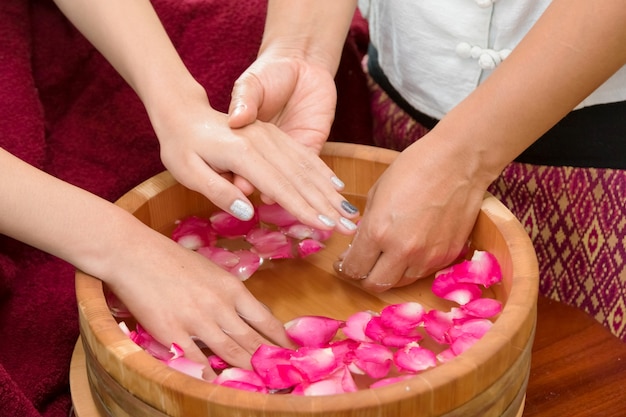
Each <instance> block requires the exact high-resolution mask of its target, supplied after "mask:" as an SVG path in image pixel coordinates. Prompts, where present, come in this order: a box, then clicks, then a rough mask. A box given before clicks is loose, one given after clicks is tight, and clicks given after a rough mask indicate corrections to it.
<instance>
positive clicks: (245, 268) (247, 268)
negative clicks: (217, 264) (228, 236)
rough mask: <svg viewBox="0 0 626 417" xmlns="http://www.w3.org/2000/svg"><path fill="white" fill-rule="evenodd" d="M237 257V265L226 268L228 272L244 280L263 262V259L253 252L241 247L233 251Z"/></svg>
mask: <svg viewBox="0 0 626 417" xmlns="http://www.w3.org/2000/svg"><path fill="white" fill-rule="evenodd" d="M233 254H234V255H236V256H237V257H238V258H239V263H237V265H235V266H233V267H231V268H228V272H230V273H231V274H233V275H234V276H236V277H238V278H239V279H240V280H242V281H245V280H247V279H248V278H250V277H251V276H252V274H254V273H255V272H256V271H257V270H258V269H259V268H260V267H261V264H262V263H263V259H261V258H260V257H259V255H257V254H256V253H254V252H251V251H249V250H245V249H241V250H237V251H234V252H233Z"/></svg>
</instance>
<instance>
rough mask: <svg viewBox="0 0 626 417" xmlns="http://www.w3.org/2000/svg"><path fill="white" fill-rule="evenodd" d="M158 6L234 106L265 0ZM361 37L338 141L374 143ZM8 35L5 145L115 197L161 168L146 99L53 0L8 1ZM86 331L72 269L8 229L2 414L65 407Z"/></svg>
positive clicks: (0, 249) (1, 113)
mask: <svg viewBox="0 0 626 417" xmlns="http://www.w3.org/2000/svg"><path fill="white" fill-rule="evenodd" d="M154 4H155V7H156V9H157V12H158V13H159V15H160V16H161V18H162V19H163V21H164V25H165V27H166V30H167V31H168V33H169V34H170V36H171V37H172V39H173V41H174V43H175V45H176V46H177V48H178V49H179V51H180V53H181V55H182V57H183V59H184V61H185V62H186V64H187V65H188V66H189V68H190V71H191V72H192V73H193V74H194V76H196V78H197V79H198V80H199V81H200V82H201V83H202V84H203V85H204V86H205V87H206V89H207V91H208V93H209V97H210V99H211V103H212V104H213V105H214V106H215V107H216V108H218V109H219V110H222V111H225V110H226V109H227V107H228V103H229V99H230V90H231V88H232V84H233V82H234V80H235V79H236V78H237V76H238V75H239V74H240V73H241V71H243V70H244V69H245V68H246V66H247V65H249V64H250V63H251V62H252V60H253V59H254V57H255V56H256V52H257V49H258V45H259V43H260V39H261V34H262V30H263V21H264V18H265V2H264V1H262V0H248V1H237V2H234V1H230V0H203V1H198V0H193V1H192V0H154ZM359 24H361V25H362V22H360V23H359ZM359 27H360V28H361V29H362V26H359ZM363 33H364V32H363V31H362V30H361V31H360V32H359V34H360V35H359V37H360V42H357V40H356V38H357V37H355V40H352V41H350V42H349V43H347V44H346V56H345V59H344V61H342V65H341V70H340V73H339V75H338V77H337V79H338V82H339V80H341V81H340V82H339V84H340V85H339V90H340V92H341V91H343V92H347V93H346V95H345V96H344V95H343V94H342V97H343V98H342V99H340V102H341V103H342V104H341V105H340V107H341V108H343V109H345V110H344V111H342V112H339V113H341V117H338V121H337V123H336V125H335V126H336V128H335V129H334V130H333V139H335V140H345V141H359V142H368V141H369V136H368V135H369V132H370V129H371V128H370V126H369V117H368V112H369V108H368V106H367V104H366V103H367V101H366V100H362V99H361V98H359V100H355V101H352V100H350V96H351V95H352V94H354V95H355V97H359V94H363V92H365V91H366V90H364V89H363V87H364V85H365V84H364V77H363V74H362V73H361V72H360V66H359V61H360V57H361V56H362V51H363V37H362V35H363ZM0 39H1V40H2V41H1V42H0V146H2V147H3V148H5V149H7V150H9V151H10V152H12V153H13V154H15V155H17V156H18V157H20V158H22V159H24V160H26V161H28V162H29V163H31V164H33V165H35V166H37V167H39V168H42V169H44V170H46V171H47V172H50V173H51V174H53V175H55V176H57V177H59V178H62V179H64V180H66V181H68V182H71V183H73V184H76V185H78V186H80V187H82V188H84V189H87V190H89V191H91V192H93V193H95V194H98V195H100V196H102V197H104V198H106V199H109V200H111V201H113V200H115V199H117V198H118V197H119V196H121V195H122V194H123V193H124V192H126V191H128V190H129V189H130V188H132V187H133V186H135V185H136V184H138V183H139V182H141V181H143V180H145V179H147V178H149V177H150V176H152V175H154V174H156V173H158V172H159V171H161V170H162V169H163V166H162V165H161V162H160V160H159V149H158V143H157V141H156V138H155V136H154V133H153V130H152V128H151V126H150V123H149V121H148V118H147V115H146V112H145V109H144V108H143V106H142V104H141V102H140V101H139V100H138V98H137V97H136V95H135V93H134V92H133V91H132V90H131V89H130V88H129V87H128V86H127V85H126V83H125V82H124V81H123V80H122V79H121V77H119V76H118V75H117V74H116V72H115V71H114V70H113V68H112V67H111V66H110V65H109V64H108V63H107V62H106V60H105V59H104V58H103V57H102V56H101V55H100V54H99V53H97V52H96V51H95V50H94V49H93V48H92V47H91V46H90V45H89V43H88V42H87V41H86V40H85V39H84V38H83V37H82V36H81V35H80V34H79V33H78V32H77V31H76V30H75V29H74V28H73V27H72V25H71V24H70V23H69V22H68V21H67V20H66V19H65V18H64V16H63V15H62V14H61V13H60V12H59V11H58V9H57V8H56V7H55V6H54V4H53V3H52V1H50V0H31V1H28V0H2V1H1V2H0ZM344 106H345V107H344ZM353 121H354V122H353ZM337 130H339V132H340V133H336V132H337ZM1 198H6V197H5V196H2V197H1ZM104 220H106V219H104ZM77 337H78V322H77V308H76V300H75V294H74V270H73V268H72V266H71V265H68V264H67V263H65V262H63V261H61V260H59V259H57V258H54V257H52V256H50V255H47V254H45V253H42V252H41V251H38V250H35V249H34V248H31V247H29V246H27V245H24V244H21V243H19V242H17V241H15V240H12V239H9V238H7V237H5V236H2V235H0V417H4V416H7V417H9V416H10V417H21V416H27V417H41V416H50V417H66V416H67V415H68V412H69V409H70V406H71V400H70V394H69V383H68V377H69V364H70V360H71V354H72V350H73V347H74V344H75V342H76V339H77Z"/></svg>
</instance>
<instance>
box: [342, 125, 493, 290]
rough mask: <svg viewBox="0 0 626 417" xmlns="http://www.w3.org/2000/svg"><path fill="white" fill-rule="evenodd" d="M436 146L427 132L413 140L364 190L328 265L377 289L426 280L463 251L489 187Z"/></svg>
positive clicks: (461, 158)
mask: <svg viewBox="0 0 626 417" xmlns="http://www.w3.org/2000/svg"><path fill="white" fill-rule="evenodd" d="M429 135H430V134H429ZM438 142H439V143H438ZM442 142H443V140H442V141H437V138H435V137H434V135H430V137H429V136H426V137H424V138H423V139H421V140H419V141H417V142H415V143H414V144H413V145H411V146H410V147H409V148H407V149H406V150H405V151H404V152H402V153H401V154H400V155H399V156H398V158H397V159H396V160H395V161H394V162H393V163H392V164H391V165H390V166H389V168H388V169H387V170H386V171H385V172H384V174H383V175H382V176H381V177H380V178H379V180H378V181H377V182H376V184H374V186H373V187H372V188H371V190H370V192H369V195H368V202H367V205H366V208H365V212H364V215H363V218H362V220H361V221H360V222H359V228H358V231H357V233H356V235H355V237H354V239H353V242H352V244H351V246H350V248H349V249H348V250H347V252H346V253H345V254H344V257H343V259H342V260H340V261H339V262H337V264H336V265H335V267H336V269H337V271H338V272H339V273H340V275H341V276H342V277H343V278H345V279H349V280H354V281H355V282H356V283H358V284H359V285H361V286H362V287H363V288H364V289H366V290H368V291H371V292H381V291H384V290H386V289H389V288H392V287H398V286H404V285H407V284H410V283H412V282H414V281H415V280H417V279H420V278H424V277H427V276H429V275H430V274H432V273H434V272H436V271H437V270H439V269H441V268H443V267H445V266H447V265H448V264H450V263H451V262H452V261H454V260H455V259H456V258H457V257H458V256H459V254H460V253H461V252H462V251H463V250H464V248H465V246H466V242H467V239H468V236H469V234H470V232H471V230H472V227H473V225H474V223H475V221H476V217H477V215H478V212H479V210H480V206H481V203H482V200H483V197H484V193H485V191H486V188H487V186H488V184H487V183H485V182H477V180H476V178H477V176H475V175H474V174H473V172H472V168H474V167H475V164H472V163H470V161H469V160H468V158H467V156H466V155H464V154H463V153H462V152H458V151H456V150H455V149H452V148H451V147H449V146H446V145H445V143H442Z"/></svg>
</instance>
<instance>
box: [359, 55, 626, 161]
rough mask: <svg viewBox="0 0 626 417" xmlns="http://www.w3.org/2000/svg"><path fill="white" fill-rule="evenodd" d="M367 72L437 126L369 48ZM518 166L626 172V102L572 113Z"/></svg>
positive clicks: (413, 112)
mask: <svg viewBox="0 0 626 417" xmlns="http://www.w3.org/2000/svg"><path fill="white" fill-rule="evenodd" d="M368 55H369V58H368V71H369V73H370V75H371V77H372V78H373V79H374V81H376V82H377V83H378V84H379V85H380V87H381V88H382V89H383V90H384V91H385V92H386V93H387V94H388V95H389V97H390V98H391V99H392V100H393V101H394V102H395V103H396V104H397V105H398V106H399V107H400V108H401V109H402V110H404V111H405V112H406V113H407V114H409V115H410V116H411V117H413V118H414V119H415V120H416V121H417V122H419V123H420V124H422V125H423V126H425V127H427V128H429V129H432V128H433V127H434V126H435V125H436V124H437V122H438V120H437V119H434V118H432V117H430V116H428V115H426V114H424V113H421V112H420V111H418V110H416V109H415V108H413V107H412V106H411V105H410V104H409V103H408V102H407V101H406V100H404V98H403V97H402V96H401V94H400V93H399V92H398V91H396V90H395V89H394V87H393V86H392V85H391V83H390V82H389V80H388V79H387V77H386V76H385V74H384V72H383V71H382V69H381V68H380V65H379V63H378V53H377V51H376V49H375V48H374V47H373V46H371V45H370V47H369V49H368ZM516 161H518V162H524V163H530V164H536V165H549V166H574V167H594V168H613V169H626V102H625V101H620V102H616V103H609V104H600V105H596V106H589V107H584V108H582V109H580V110H575V111H572V112H570V113H569V114H568V115H567V116H565V117H564V118H563V119H562V120H561V121H560V122H558V123H557V124H556V125H555V126H554V127H553V128H552V129H550V130H549V131H548V132H546V133H545V134H544V135H543V136H542V137H540V138H539V139H538V140H537V141H536V142H535V143H534V144H533V145H531V146H530V147H529V148H528V149H526V151H524V152H523V153H522V154H521V155H520V156H519V157H518V158H517V159H516Z"/></svg>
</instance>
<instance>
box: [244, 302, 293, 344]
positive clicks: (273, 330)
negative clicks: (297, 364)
mask: <svg viewBox="0 0 626 417" xmlns="http://www.w3.org/2000/svg"><path fill="white" fill-rule="evenodd" d="M237 301H238V302H237V306H236V308H237V312H238V313H239V316H240V317H241V319H242V320H244V321H245V322H246V323H247V324H248V325H250V326H252V327H253V328H254V329H255V330H256V331H257V332H259V333H260V334H262V335H263V336H264V337H265V338H266V339H268V340H270V341H271V342H272V343H275V344H277V345H280V346H283V347H293V346H294V344H293V342H292V341H291V339H290V338H289V337H288V336H287V332H286V331H285V326H284V324H283V322H281V321H280V320H278V319H277V318H276V317H275V316H274V315H273V314H272V312H271V311H270V310H269V309H268V308H267V307H266V306H265V305H263V304H262V303H260V302H259V301H258V300H257V299H256V298H254V296H252V295H251V294H250V295H249V297H240V298H239V299H238V300H237Z"/></svg>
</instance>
